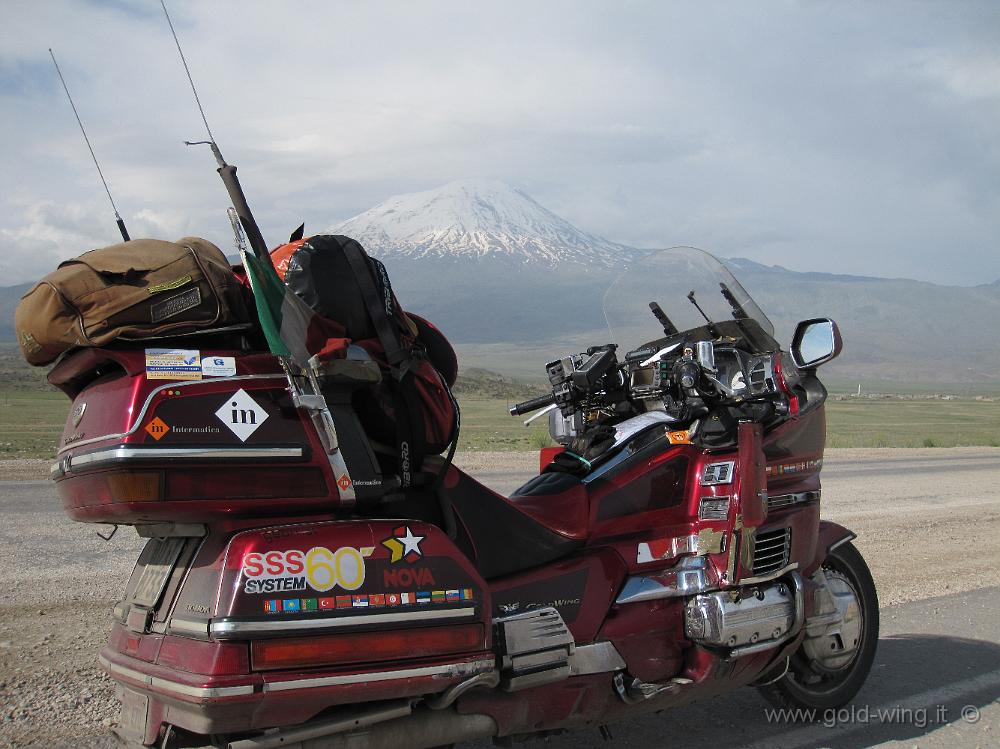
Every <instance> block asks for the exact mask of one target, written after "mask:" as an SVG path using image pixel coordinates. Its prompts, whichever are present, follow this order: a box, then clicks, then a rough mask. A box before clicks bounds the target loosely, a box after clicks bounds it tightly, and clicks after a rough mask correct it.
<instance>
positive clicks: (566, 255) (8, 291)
mask: <svg viewBox="0 0 1000 749" xmlns="http://www.w3.org/2000/svg"><path fill="white" fill-rule="evenodd" d="M307 228H309V227H307ZM313 230H315V229H313ZM329 232H330V233H336V234H346V235H348V236H351V237H354V238H355V239H357V240H358V241H359V242H361V244H362V245H363V246H364V247H365V248H366V249H367V250H368V251H369V252H370V253H371V254H372V255H374V256H376V257H378V258H380V259H381V260H382V261H383V262H384V263H385V264H386V267H387V269H388V271H389V275H390V278H391V279H392V282H393V286H394V289H395V291H396V294H397V296H398V297H399V299H400V301H401V302H402V304H403V306H404V307H405V308H407V309H410V310H412V311H413V312H416V313H418V314H421V315H423V316H425V317H427V318H428V319H429V320H431V321H433V322H434V323H435V324H437V325H438V326H439V327H440V328H441V329H442V330H443V331H444V332H445V334H446V335H448V337H449V338H450V339H451V340H452V341H453V342H455V343H456V344H460V350H461V351H467V350H470V346H471V345H473V344H476V345H482V344H488V345H490V346H492V348H493V349H494V350H502V351H505V352H508V353H507V354H506V357H507V358H506V359H504V358H503V357H501V360H502V361H512V359H513V358H516V357H519V356H522V357H523V354H522V351H525V350H529V349H530V351H532V352H533V353H532V354H531V358H533V359H535V358H539V357H543V358H541V360H540V361H539V363H538V373H539V375H541V373H542V370H541V364H542V363H543V362H544V361H545V357H550V358H555V357H556V356H559V355H562V354H565V353H569V352H570V351H575V350H579V346H581V345H586V344H591V345H592V344H600V343H604V342H606V341H607V339H608V330H607V327H606V325H605V321H604V316H603V310H602V299H603V295H604V291H605V290H606V289H607V287H608V286H609V285H610V283H611V282H612V281H613V280H614V278H615V277H616V276H617V274H618V273H619V272H620V270H621V269H623V268H624V267H625V266H626V265H627V264H628V263H629V262H630V261H632V260H634V259H635V258H637V257H640V256H641V255H642V254H643V251H641V250H638V249H636V248H633V247H628V246H625V245H622V244H618V243H615V242H612V241H609V240H607V239H603V238H601V237H599V236H595V235H593V234H589V233H587V232H584V231H581V230H580V229H578V228H576V227H574V226H573V225H572V224H570V223H569V222H568V221H566V220H564V219H562V218H560V217H559V216H557V215H555V214H554V213H552V212H551V211H549V210H547V209H546V208H544V207H542V206H541V205H539V204H538V203H537V202H536V201H535V200H533V199H532V198H531V197H530V196H528V195H527V194H526V193H525V192H523V191H522V190H519V189H517V188H515V187H511V186H509V185H507V184H505V183H503V182H498V181H495V180H462V181H458V182H452V183H449V184H447V185H444V186H442V187H439V188H437V189H433V190H427V191H423V192H416V193H410V194H406V195H398V196H395V197H391V198H388V199H387V200H385V201H383V202H382V203H380V204H379V205H377V206H375V207H374V208H372V209H370V210H368V211H366V212H364V213H362V214H360V215H358V216H355V217H353V218H350V219H348V220H346V221H343V222H341V223H339V224H336V225H335V226H332V227H330V228H329ZM676 239H682V240H683V241H686V242H687V243H691V244H697V238H687V237H685V238H676ZM679 243H681V242H676V241H675V242H674V244H679ZM705 249H708V250H709V251H712V252H715V253H716V254H717V255H718V256H720V257H721V256H723V255H725V254H726V253H725V248H718V247H716V248H711V247H709V248H705ZM78 251H82V250H78V249H77V248H72V249H69V248H68V251H67V255H70V254H74V253H76V252H78ZM803 257H804V259H805V258H807V257H808V248H803ZM724 262H725V263H726V264H727V265H728V266H729V268H730V270H731V271H732V272H733V274H734V275H735V276H736V277H737V278H738V279H739V280H740V282H741V283H742V284H743V285H744V286H745V287H746V289H747V291H749V292H750V294H751V295H752V296H753V297H754V299H755V300H756V301H757V302H758V304H759V305H760V306H761V308H763V310H764V311H765V313H766V314H767V315H768V316H769V317H770V318H771V320H772V322H773V323H774V326H775V331H776V337H777V338H778V339H779V340H780V341H782V342H783V343H784V344H785V345H787V344H788V342H789V339H790V338H791V334H792V330H793V329H794V326H795V323H796V322H797V321H798V320H801V319H805V318H811V317H832V318H834V319H835V320H837V322H838V324H839V325H840V327H841V330H842V332H843V336H844V341H845V344H844V353H843V354H842V356H841V357H840V359H838V360H837V361H835V362H833V363H832V364H831V365H829V367H828V369H827V371H828V373H829V375H832V376H835V377H836V378H837V379H843V380H848V379H849V380H852V381H859V380H865V381H872V380H878V381H882V382H898V383H900V384H906V383H912V384H925V385H930V384H935V383H940V384H958V383H961V384H968V385H973V386H979V387H983V388H993V387H996V386H998V385H1000V338H998V336H997V335H996V333H995V331H996V330H997V329H998V328H1000V282H994V283H992V284H983V285H980V286H974V287H959V286H943V285H937V284H932V283H926V282H921V281H913V280H907V279H888V278H874V277H865V276H851V275H837V274H829V273H801V272H796V271H791V270H787V269H785V268H781V267H779V266H766V265H762V264H760V263H757V262H754V261H752V260H747V259H744V258H732V259H728V260H724ZM27 288H29V287H28V286H27V285H20V286H16V287H7V288H3V289H0V340H8V341H13V338H14V336H13V329H12V327H13V326H12V323H13V312H14V307H15V306H16V304H17V300H18V298H19V297H20V296H21V294H23V293H24V291H26V290H27ZM660 301H661V303H662V300H660ZM664 306H665V308H666V305H664ZM461 344H465V345H461ZM514 344H523V345H526V347H527V348H525V349H521V348H520V347H519V346H517V345H514ZM542 351H544V352H547V353H540V352H542ZM497 361H498V360H497V359H493V360H492V361H491V362H490V365H491V366H492V368H494V369H498V370H501V371H507V372H524V371H525V368H524V362H523V361H522V362H517V364H518V366H511V367H507V366H501V365H498V363H497ZM468 363H472V364H478V363H479V362H467V364H468ZM533 367H534V365H533V364H532V368H533Z"/></svg>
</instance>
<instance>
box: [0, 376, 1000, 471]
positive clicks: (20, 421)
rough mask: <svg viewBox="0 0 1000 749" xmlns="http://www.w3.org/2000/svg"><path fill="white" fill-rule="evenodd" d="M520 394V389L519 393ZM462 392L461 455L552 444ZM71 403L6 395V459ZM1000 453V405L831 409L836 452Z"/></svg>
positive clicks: (900, 401)
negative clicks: (976, 448) (982, 448)
mask: <svg viewBox="0 0 1000 749" xmlns="http://www.w3.org/2000/svg"><path fill="white" fill-rule="evenodd" d="M516 389H517V390H520V388H516ZM526 390H527V391H528V392H524V391H521V392H518V393H517V396H516V397H501V398H498V397H496V396H495V394H493V393H490V394H488V395H476V394H474V393H469V392H468V391H467V389H466V392H461V391H460V392H459V396H458V398H459V403H460V405H461V408H462V435H461V440H460V443H459V449H460V450H499V451H517V450H537V449H538V448H539V447H542V446H544V445H548V444H551V441H550V440H549V438H548V431H547V421H546V418H545V417H544V416H543V417H542V418H540V419H538V420H537V421H535V422H534V423H533V424H532V425H531V426H530V427H524V426H523V425H522V421H523V420H524V418H526V417H523V416H522V417H514V416H509V415H508V414H507V408H508V406H509V405H511V404H512V403H514V402H515V401H517V400H523V399H526V398H528V397H531V395H532V394H534V393H531V392H530V389H526ZM68 407H69V401H68V400H67V398H66V397H65V396H64V395H62V394H61V393H58V392H55V391H35V390H21V389H16V390H9V389H8V390H0V459H2V458H51V457H52V456H53V455H54V454H55V450H56V443H57V441H58V439H59V435H60V433H61V432H62V428H63V424H64V423H65V420H66V413H67V410H68ZM973 445H989V446H993V447H996V446H1000V400H973V399H955V400H943V399H907V398H890V397H886V398H871V399H869V398H859V399H856V398H841V399H837V398H831V399H830V400H829V401H828V403H827V446H828V447H955V446H973Z"/></svg>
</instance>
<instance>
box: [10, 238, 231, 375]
mask: <svg viewBox="0 0 1000 749" xmlns="http://www.w3.org/2000/svg"><path fill="white" fill-rule="evenodd" d="M247 319H248V317H247V309H246V305H245V303H244V298H243V289H242V286H241V284H240V281H239V279H238V278H236V276H235V275H234V274H233V271H232V268H231V267H230V265H229V262H228V261H227V260H226V256H225V255H223V254H222V250H220V249H219V248H218V247H216V246H215V245H214V244H212V243H211V242H209V241H207V240H205V239H199V238H198V237H184V238H183V239H179V240H177V241H176V242H164V241H161V240H159V239H136V240H133V241H131V242H126V243H124V244H116V245H112V246H111V247H104V248H102V249H99V250H91V251H90V252H85V253H84V254H82V255H80V256H79V257H77V258H74V259H72V260H67V261H65V262H64V263H60V264H59V267H58V269H56V270H55V271H53V272H52V273H50V274H49V275H47V276H45V278H43V279H42V280H41V281H39V282H38V283H37V284H35V286H34V287H32V288H31V290H30V291H28V293H27V294H25V295H24V296H23V297H21V301H20V302H19V303H18V305H17V311H16V312H15V313H14V328H15V330H16V331H17V340H18V343H20V344H21V353H22V354H24V358H25V359H27V361H28V363H29V364H34V365H35V366H42V365H44V364H49V363H51V362H53V361H55V359H56V358H57V357H58V356H59V355H60V354H62V353H63V352H64V351H66V350H67V349H70V348H73V347H74V346H103V345H105V344H107V343H108V342H110V341H113V340H115V339H117V338H124V339H132V340H135V339H143V338H149V337H152V336H163V335H170V334H174V333H188V332H192V331H197V330H201V329H204V328H215V327H221V326H225V325H232V324H235V323H241V322H245V321H247Z"/></svg>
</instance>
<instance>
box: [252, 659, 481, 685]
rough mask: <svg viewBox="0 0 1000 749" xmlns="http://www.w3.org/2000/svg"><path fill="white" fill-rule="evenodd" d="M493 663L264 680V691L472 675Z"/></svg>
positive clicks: (449, 664) (451, 664)
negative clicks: (422, 677)
mask: <svg viewBox="0 0 1000 749" xmlns="http://www.w3.org/2000/svg"><path fill="white" fill-rule="evenodd" d="M494 665H495V664H494V662H493V660H492V659H490V660H478V661H467V662H465V663H447V664H445V665H443V666H422V667H418V668H404V669H399V670H397V671H374V672H368V673H363V674H348V675H346V676H320V677H317V678H315V679H293V680H292V681H266V682H264V691H265V692H284V691H287V690H289V689H310V688H312V687H335V686H342V685H344V684H364V683H366V682H373V681H393V680H395V679H412V678H415V677H418V676H444V677H449V676H474V675H475V674H477V673H483V672H486V671H492V670H493V669H494Z"/></svg>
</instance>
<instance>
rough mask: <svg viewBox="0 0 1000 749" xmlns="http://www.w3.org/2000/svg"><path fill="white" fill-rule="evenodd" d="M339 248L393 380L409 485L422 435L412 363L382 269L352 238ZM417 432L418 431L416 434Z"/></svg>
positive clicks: (402, 473) (401, 453)
mask: <svg viewBox="0 0 1000 749" xmlns="http://www.w3.org/2000/svg"><path fill="white" fill-rule="evenodd" d="M341 249H342V250H343V252H344V256H345V257H346V258H347V262H348V264H349V265H350V267H351V270H352V271H353V272H354V279H355V281H356V282H357V284H358V288H359V289H360V291H361V297H362V299H363V300H364V302H365V306H366V307H367V308H368V314H369V316H370V317H371V319H372V324H373V325H374V326H375V331H376V333H378V338H379V342H380V343H381V344H382V350H383V352H384V353H385V358H386V360H387V361H388V362H389V368H390V370H391V372H392V376H393V379H394V380H395V381H396V397H395V418H396V436H397V441H398V443H399V445H398V447H399V462H400V479H401V481H402V485H403V487H404V488H406V487H409V486H411V485H412V483H413V473H414V469H413V467H414V466H416V467H417V468H419V467H420V464H421V463H422V462H423V457H424V456H423V455H421V454H417V451H416V449H415V447H416V446H415V444H414V441H413V435H414V434H418V433H422V431H423V417H422V414H421V413H420V410H419V404H417V403H416V402H415V401H416V399H417V397H418V396H417V393H416V392H415V388H414V386H413V382H412V378H411V376H408V375H410V368H411V366H412V364H413V361H414V353H413V350H412V348H404V346H403V344H402V341H401V339H400V336H399V331H398V329H397V327H396V326H395V324H394V322H393V321H391V320H390V319H389V318H390V317H395V310H393V306H394V304H393V298H392V287H391V286H390V285H389V276H388V274H387V273H386V272H385V266H383V265H382V263H380V262H378V261H377V260H375V259H374V258H371V259H370V261H369V257H368V255H367V254H366V253H365V251H364V250H363V249H362V247H361V245H359V244H358V243H357V242H355V241H354V240H353V239H347V241H343V242H341ZM376 272H377V273H379V274H380V275H381V281H382V293H381V294H379V291H378V288H377V287H376V285H375V279H374V277H373V273H376ZM417 429H419V430H420V432H418V431H417Z"/></svg>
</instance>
